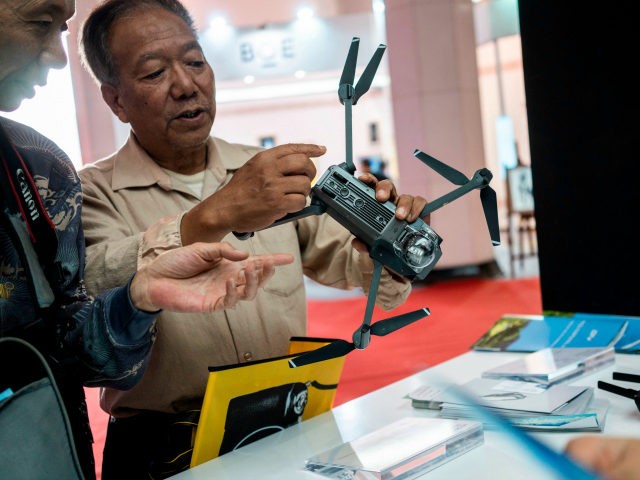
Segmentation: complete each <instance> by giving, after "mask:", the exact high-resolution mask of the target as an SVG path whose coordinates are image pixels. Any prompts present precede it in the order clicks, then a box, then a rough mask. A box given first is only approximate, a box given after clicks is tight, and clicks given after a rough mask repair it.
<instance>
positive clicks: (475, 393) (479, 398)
mask: <svg viewBox="0 0 640 480" xmlns="http://www.w3.org/2000/svg"><path fill="white" fill-rule="evenodd" d="M459 388H461V389H463V390H465V391H466V392H467V393H468V394H469V395H470V396H471V397H473V398H475V399H476V402H477V403H480V404H482V405H484V406H486V407H490V408H492V409H499V410H500V413H501V414H502V415H506V416H531V415H532V414H549V413H552V412H553V411H554V410H556V409H558V408H560V407H562V406H563V405H565V404H567V403H569V402H570V401H571V400H573V399H575V398H576V397H577V396H578V395H580V394H581V393H583V392H584V391H585V390H589V388H588V387H584V386H569V385H564V384H556V385H551V386H546V385H542V384H539V383H533V382H522V381H516V380H502V379H491V378H475V379H473V380H471V381H470V382H467V383H464V384H462V385H459ZM409 398H411V400H412V404H413V406H415V407H422V408H425V407H424V405H425V403H426V404H427V405H431V406H432V407H431V408H433V406H434V405H435V404H436V403H437V402H439V403H440V408H441V409H444V408H445V406H447V407H448V408H454V407H453V405H463V406H467V407H469V406H470V407H473V406H474V405H469V404H468V403H467V402H464V401H461V400H460V397H459V396H457V395H456V394H455V391H453V390H451V389H444V390H439V389H429V388H426V389H425V388H421V389H417V390H415V391H413V392H411V393H410V394H409ZM427 408H429V407H427Z"/></svg>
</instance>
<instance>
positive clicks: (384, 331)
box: [289, 260, 431, 367]
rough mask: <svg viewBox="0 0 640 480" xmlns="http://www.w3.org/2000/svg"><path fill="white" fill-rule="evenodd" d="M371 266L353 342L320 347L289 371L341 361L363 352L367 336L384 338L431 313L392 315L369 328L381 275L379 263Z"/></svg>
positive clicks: (300, 358) (296, 361) (298, 359)
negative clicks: (354, 351) (362, 314)
mask: <svg viewBox="0 0 640 480" xmlns="http://www.w3.org/2000/svg"><path fill="white" fill-rule="evenodd" d="M373 265H374V268H373V276H372V277H371V285H370V288H369V295H368V297H367V308H366V310H365V314H364V320H363V322H362V325H360V326H359V327H358V329H357V330H356V331H355V332H353V342H347V341H346V340H335V341H333V342H331V343H329V344H328V345H325V346H324V347H320V348H318V349H316V350H312V351H310V352H306V353H303V354H301V355H299V356H297V357H295V358H292V359H291V360H289V366H290V367H301V366H303V365H309V364H311V363H315V362H321V361H323V360H329V359H331V358H337V357H342V356H343V355H346V354H347V353H349V352H351V351H352V350H355V349H356V348H357V349H358V350H364V349H365V348H366V347H367V346H368V345H369V342H370V340H371V335H377V336H379V337H384V336H385V335H388V334H390V333H392V332H395V331H396V330H399V329H401V328H402V327H405V326H407V325H409V324H411V323H413V322H415V321H418V320H420V319H421V318H424V317H426V316H428V315H429V314H430V313H431V312H430V311H429V309H428V308H420V309H418V310H415V311H413V312H409V313H403V314H401V315H396V316H395V317H390V318H387V319H384V320H380V321H379V322H376V323H374V324H373V325H371V316H372V314H373V307H374V305H375V299H376V295H377V294H378V286H379V284H380V276H381V274H382V263H380V262H378V261H377V260H374V261H373Z"/></svg>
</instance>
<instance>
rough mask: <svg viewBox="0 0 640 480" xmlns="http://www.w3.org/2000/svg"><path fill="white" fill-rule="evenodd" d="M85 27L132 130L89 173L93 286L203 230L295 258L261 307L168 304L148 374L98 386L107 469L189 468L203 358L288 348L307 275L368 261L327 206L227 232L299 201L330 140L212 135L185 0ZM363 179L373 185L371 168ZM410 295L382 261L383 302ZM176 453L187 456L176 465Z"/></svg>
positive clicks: (136, 7)
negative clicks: (188, 312) (236, 139)
mask: <svg viewBox="0 0 640 480" xmlns="http://www.w3.org/2000/svg"><path fill="white" fill-rule="evenodd" d="M82 35H83V37H82V45H81V46H82V50H83V59H84V62H85V65H86V66H87V67H88V68H89V70H90V71H91V72H92V74H93V75H94V77H95V79H96V81H97V82H98V84H99V85H100V89H101V92H102V96H103V98H104V100H105V101H106V103H107V104H108V105H109V106H110V107H111V110H112V111H113V112H114V113H115V115H117V116H118V118H119V119H120V120H121V121H123V122H127V123H129V124H130V125H131V130H132V131H131V135H130V138H129V140H128V142H127V143H126V144H125V145H124V146H123V147H122V148H121V149H120V150H119V151H118V152H116V153H115V154H114V155H112V156H110V157H109V158H106V159H104V160H101V161H99V162H97V163H96V164H94V165H92V166H88V167H87V168H85V169H83V170H82V171H81V173H80V175H81V179H82V182H83V189H84V200H85V209H84V213H83V222H84V226H85V229H86V234H87V243H88V250H87V252H88V256H87V276H88V286H89V288H91V289H95V290H99V289H102V288H106V287H108V286H109V285H112V284H114V283H118V282H121V281H122V280H123V279H124V278H126V277H127V276H128V275H131V274H132V273H133V271H134V270H135V265H136V264H137V265H138V266H140V265H144V264H145V263H146V262H147V261H148V260H149V259H150V258H153V257H154V256H155V255H157V253H158V252H163V251H166V250H169V249H172V248H175V247H177V246H180V245H186V244H190V243H191V242H194V241H200V240H204V239H208V240H221V239H223V238H224V239H225V240H226V241H228V242H229V243H231V244H232V245H235V246H237V247H243V246H244V247H246V248H249V249H250V250H251V251H252V252H256V253H258V252H265V253H266V252H271V251H273V250H284V251H287V252H290V253H292V254H293V255H294V257H295V260H294V263H293V264H292V265H289V266H286V267H284V268H282V269H279V270H278V272H276V274H275V276H274V278H273V279H272V281H271V282H270V284H269V288H266V289H265V290H264V291H262V292H260V293H259V294H258V295H257V297H256V301H255V303H254V304H252V305H239V306H238V307H237V308H235V309H234V310H225V311H224V312H218V313H215V314H213V315H212V316H209V315H193V316H189V318H188V319H187V320H186V321H185V320H184V318H182V321H178V320H179V319H180V318H181V317H179V316H178V315H174V314H170V313H163V314H162V315H161V316H160V319H159V327H158V337H157V341H156V343H155V345H154V348H153V351H152V354H151V361H150V362H151V365H150V368H149V369H148V370H147V372H146V373H145V376H144V378H143V379H142V381H141V383H140V384H138V385H137V386H136V387H135V388H134V389H132V390H130V391H128V392H118V391H114V390H111V389H106V390H105V391H104V392H103V396H102V407H103V408H104V409H105V410H106V411H107V412H109V413H110V414H111V416H112V419H111V422H110V423H109V428H108V433H107V439H106V446H105V452H104V461H103V475H104V478H105V479H110V478H119V476H126V475H127V474H129V475H133V476H134V477H140V478H142V477H143V476H144V475H147V474H149V473H150V472H151V473H152V474H158V475H159V476H162V475H167V474H169V473H171V472H174V471H176V470H179V469H180V468H184V467H185V466H186V465H188V462H189V457H190V453H189V449H190V448H191V444H190V440H191V434H190V433H188V434H186V435H185V438H184V439H183V441H181V440H179V439H178V438H177V435H172V433H171V432H172V430H171V429H172V426H173V425H174V424H175V423H176V420H177V419H180V418H182V415H183V414H185V412H189V411H192V410H198V409H199V408H200V407H201V403H202V399H203V395H204V392H205V387H206V381H207V376H208V369H207V367H209V366H212V365H227V364H236V363H242V362H247V361H250V360H259V359H264V358H268V357H274V356H279V355H283V354H285V353H286V352H287V346H288V341H289V338H290V337H291V336H299V335H304V334H305V333H306V298H305V291H304V283H303V274H306V275H308V276H309V277H310V278H312V279H314V280H316V281H318V282H320V283H322V284H324V285H330V286H333V287H337V288H342V289H351V288H355V287H363V288H364V289H365V291H366V290H367V288H368V285H369V282H370V279H371V274H372V270H373V264H372V261H371V259H370V258H369V255H368V254H367V251H366V249H364V248H363V245H362V244H361V243H359V242H357V241H354V238H353V236H352V235H351V234H350V233H349V232H348V231H347V230H345V229H344V228H343V227H342V226H340V225H339V224H338V223H337V222H335V221H334V220H332V219H331V218H329V217H328V216H327V215H323V216H314V217H307V218H304V219H302V220H298V221H296V222H293V223H287V224H284V225H281V226H279V227H274V228H271V229H266V230H262V231H259V232H258V233H256V234H255V236H254V237H252V238H250V239H249V240H246V241H245V242H242V241H239V240H237V239H236V238H235V237H234V236H233V235H231V232H233V231H239V232H246V231H256V230H260V229H261V228H264V227H267V226H268V225H270V224H271V223H272V222H274V221H275V220H277V219H279V218H281V217H282V216H284V215H285V214H287V213H290V212H295V211H298V210H299V209H300V208H302V207H303V206H304V205H305V204H306V202H307V200H308V198H307V196H308V194H309V192H310V189H311V180H312V179H313V177H314V176H315V172H316V171H315V167H314V164H313V163H312V161H311V160H310V158H309V157H317V156H319V155H322V154H324V153H325V149H324V148H323V147H320V146H316V145H306V144H289V145H281V146H278V147H275V148H273V149H270V150H262V149H260V148H257V147H252V146H247V145H238V144H231V143H229V142H226V141H224V140H222V139H220V138H215V137H211V136H210V131H211V127H212V125H213V121H214V117H215V112H216V105H215V99H214V91H215V87H214V75H213V71H212V69H211V66H210V65H209V64H208V63H207V60H206V59H205V57H204V55H203V52H202V49H201V47H200V45H199V43H198V40H197V36H196V33H195V31H194V28H193V22H192V19H191V18H190V16H189V14H188V12H187V11H186V10H185V9H184V7H183V6H182V5H181V4H180V3H179V2H178V1H175V0H135V1H132V0H108V1H106V2H103V3H102V4H101V5H100V6H98V7H97V8H96V9H95V10H94V11H93V12H92V13H91V14H90V16H89V18H88V19H87V21H86V23H85V24H84V27H83V31H82ZM363 179H364V180H365V181H367V182H369V183H371V184H373V185H375V184H376V181H375V178H374V177H372V176H365V177H363ZM376 192H377V193H376V194H377V198H378V200H380V201H386V200H389V199H390V200H392V201H394V202H396V204H397V212H396V216H398V217H399V218H401V219H407V220H409V221H413V220H415V219H416V218H417V216H418V215H419V212H420V211H421V209H422V207H423V206H424V205H425V201H424V199H421V198H414V197H412V196H408V195H403V196H398V195H397V193H396V191H395V188H394V186H393V185H392V184H391V183H390V182H380V183H377V185H376ZM354 247H355V248H354ZM409 291H410V283H409V282H407V281H406V280H403V279H400V278H397V277H394V276H393V275H392V274H391V273H389V272H386V271H385V272H384V274H383V278H382V281H381V287H380V290H379V296H378V304H379V305H380V306H382V307H383V308H386V309H391V308H393V307H395V306H397V305H399V304H400V303H402V302H403V301H404V300H405V299H406V297H407V295H408V293H409ZM212 318H213V322H212V321H211V320H212ZM191 420H193V419H191ZM172 444H173V445H172ZM162 453H166V454H167V461H166V463H163V460H162V458H161V457H162ZM179 453H185V454H184V455H178V454H179ZM174 457H176V458H178V457H179V460H177V461H175V462H170V461H169V459H172V460H173V459H174ZM176 463H178V465H176Z"/></svg>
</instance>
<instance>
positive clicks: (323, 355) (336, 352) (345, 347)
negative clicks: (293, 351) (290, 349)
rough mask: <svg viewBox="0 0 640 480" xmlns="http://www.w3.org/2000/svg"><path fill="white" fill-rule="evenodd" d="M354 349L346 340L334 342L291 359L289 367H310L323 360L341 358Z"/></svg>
mask: <svg viewBox="0 0 640 480" xmlns="http://www.w3.org/2000/svg"><path fill="white" fill-rule="evenodd" d="M355 348H356V347H355V346H354V345H353V343H351V342H347V341H346V340H334V341H333V342H331V343H329V344H328V345H325V346H324V347H320V348H318V349H316V350H311V351H309V352H305V353H302V354H300V355H298V356H297V357H295V358H292V359H291V360H289V367H292V368H295V367H302V366H303V365H310V364H312V363H316V362H322V361H323V360H329V359H332V358H338V357H342V356H344V355H346V354H347V353H349V352H350V351H352V350H353V349H355Z"/></svg>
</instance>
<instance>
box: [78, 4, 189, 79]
mask: <svg viewBox="0 0 640 480" xmlns="http://www.w3.org/2000/svg"><path fill="white" fill-rule="evenodd" d="M152 7H160V8H163V9H165V10H167V11H169V12H171V13H174V14H176V15H177V16H179V17H180V18H182V19H183V20H184V22H185V23H186V24H187V25H188V27H189V28H190V29H191V31H192V32H193V33H194V35H196V34H197V32H196V29H195V27H194V23H193V18H192V17H191V15H190V14H189V12H188V11H187V9H186V8H185V7H184V5H182V4H181V3H180V2H179V1H178V0H105V1H103V2H102V3H101V4H100V5H99V6H98V7H96V8H95V9H94V10H93V11H92V12H91V14H89V17H88V18H87V19H86V20H85V22H84V25H83V26H82V32H81V35H80V41H79V49H80V55H81V60H82V64H83V65H84V67H85V68H86V69H87V71H88V72H89V73H90V74H91V76H92V77H93V78H94V80H95V81H96V82H97V83H98V85H101V84H104V83H107V84H110V85H117V84H118V75H117V72H116V67H115V65H114V62H113V57H112V55H111V51H110V50H109V35H110V34H111V30H112V28H113V24H114V23H116V21H118V20H119V19H121V18H123V17H125V16H126V15H128V14H130V13H131V12H134V11H136V10H140V9H144V8H152Z"/></svg>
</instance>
